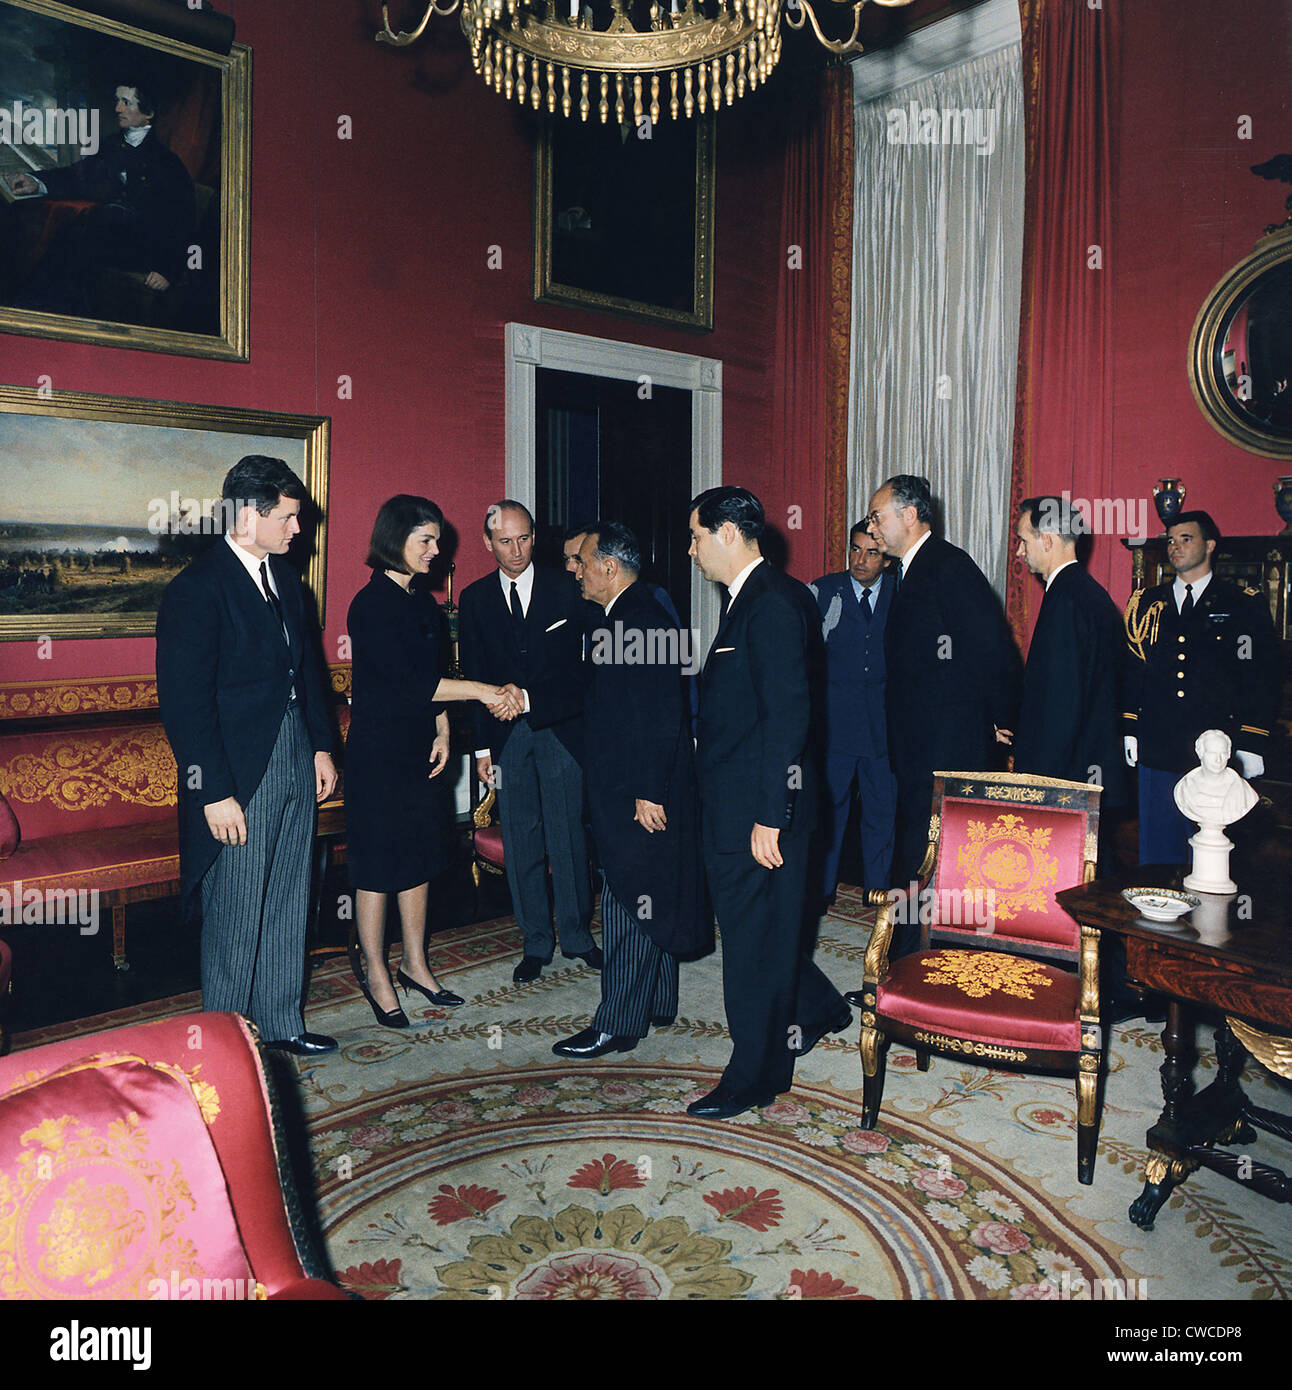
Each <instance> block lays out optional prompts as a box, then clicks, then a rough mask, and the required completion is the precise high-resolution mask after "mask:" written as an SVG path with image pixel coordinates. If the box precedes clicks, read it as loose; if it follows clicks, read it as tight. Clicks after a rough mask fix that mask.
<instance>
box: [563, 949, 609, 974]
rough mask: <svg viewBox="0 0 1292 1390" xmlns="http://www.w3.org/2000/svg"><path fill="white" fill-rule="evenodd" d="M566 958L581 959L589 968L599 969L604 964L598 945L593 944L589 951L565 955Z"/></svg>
mask: <svg viewBox="0 0 1292 1390" xmlns="http://www.w3.org/2000/svg"><path fill="white" fill-rule="evenodd" d="M566 959H567V960H581V961H582V962H583V963H584V965H586V966H587V967H588V969H589V970H600V969H601V967H602V965H603V964H604V957H603V956H602V954H601V947H600V946H594V947H593V948H592V949H591V950H590V951H584V952H583V953H582V954H581V955H574V956H566Z"/></svg>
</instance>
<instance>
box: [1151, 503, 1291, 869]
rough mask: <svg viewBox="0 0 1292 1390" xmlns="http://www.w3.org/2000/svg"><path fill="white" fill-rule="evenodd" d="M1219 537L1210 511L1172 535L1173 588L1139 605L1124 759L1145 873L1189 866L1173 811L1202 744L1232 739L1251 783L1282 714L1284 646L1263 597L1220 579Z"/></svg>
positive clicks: (1186, 830)
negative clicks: (1216, 562) (1216, 561)
mask: <svg viewBox="0 0 1292 1390" xmlns="http://www.w3.org/2000/svg"><path fill="white" fill-rule="evenodd" d="M1219 541H1220V528H1219V527H1218V526H1217V525H1216V523H1215V522H1214V521H1213V520H1212V519H1211V517H1210V516H1209V515H1208V514H1207V513H1206V512H1203V511H1192V512H1181V513H1180V515H1179V516H1178V517H1177V518H1176V520H1175V521H1174V522H1173V523H1172V524H1171V525H1170V526H1168V527H1167V529H1166V556H1167V559H1168V560H1169V561H1170V563H1171V564H1172V566H1174V568H1175V578H1174V580H1171V581H1169V582H1167V583H1165V584H1158V585H1155V586H1154V587H1153V588H1151V589H1144V590H1140V591H1138V592H1136V593H1134V594H1132V595H1131V598H1130V603H1129V604H1128V605H1127V607H1126V614H1125V627H1126V637H1127V641H1128V643H1129V648H1130V650H1129V655H1128V657H1127V673H1126V698H1125V710H1124V714H1125V718H1126V724H1125V729H1126V734H1125V756H1126V761H1127V763H1128V764H1129V765H1130V766H1131V767H1135V766H1136V765H1137V764H1138V767H1139V858H1140V863H1141V864H1183V863H1186V862H1187V861H1188V858H1189V837H1190V836H1191V835H1192V834H1193V831H1194V827H1193V826H1192V824H1190V822H1189V821H1187V820H1185V818H1184V817H1183V816H1182V815H1181V814H1180V812H1179V810H1178V809H1177V807H1176V804H1175V796H1174V793H1175V784H1176V783H1177V782H1178V781H1179V780H1180V777H1181V776H1182V774H1184V773H1186V772H1188V771H1189V770H1190V769H1191V768H1193V767H1194V766H1196V764H1197V761H1198V755H1197V753H1196V752H1195V751H1194V743H1195V742H1196V740H1197V737H1198V735H1199V734H1200V733H1202V732H1203V731H1204V730H1206V729H1219V730H1220V731H1221V732H1222V733H1225V734H1228V735H1229V738H1230V741H1231V743H1232V745H1233V748H1234V750H1235V752H1234V759H1235V761H1236V762H1237V763H1238V766H1239V770H1240V771H1241V772H1242V774H1243V776H1244V777H1247V778H1252V777H1260V776H1261V775H1262V774H1263V773H1264V771H1265V751H1266V749H1267V748H1268V746H1269V737H1270V729H1271V728H1272V726H1273V723H1274V719H1275V716H1276V714H1277V711H1278V701H1279V674H1278V668H1279V658H1278V642H1277V640H1276V639H1275V636H1274V625H1273V623H1272V622H1271V620H1270V610H1269V607H1268V605H1267V604H1266V602H1265V599H1264V597H1263V595H1262V594H1261V593H1260V592H1259V591H1258V590H1256V589H1252V588H1248V587H1246V586H1240V585H1237V584H1230V583H1228V582H1226V581H1225V580H1223V579H1220V578H1218V577H1217V576H1216V575H1215V574H1213V573H1212V569H1211V564H1212V556H1213V555H1214V554H1215V550H1216V545H1217V544H1218V542H1219Z"/></svg>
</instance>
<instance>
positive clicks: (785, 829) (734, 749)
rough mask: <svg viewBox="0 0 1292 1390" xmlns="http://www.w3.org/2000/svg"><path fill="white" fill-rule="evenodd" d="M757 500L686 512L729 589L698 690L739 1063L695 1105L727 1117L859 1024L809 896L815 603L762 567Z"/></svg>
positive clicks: (705, 556) (744, 498) (732, 492)
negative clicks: (830, 969) (811, 917)
mask: <svg viewBox="0 0 1292 1390" xmlns="http://www.w3.org/2000/svg"><path fill="white" fill-rule="evenodd" d="M764 525H765V521H764V516H763V508H762V504H761V503H760V502H759V500H758V498H756V497H755V496H754V495H753V493H751V492H749V491H748V490H747V489H745V488H741V487H716V488H710V489H709V490H708V491H707V492H702V493H701V494H700V495H699V496H698V497H697V498H696V499H695V500H694V501H693V502H692V503H691V515H690V530H691V547H690V554H691V556H692V557H693V559H694V560H695V563H696V564H697V565H698V567H699V569H700V572H701V573H702V574H703V575H704V577H705V578H706V579H709V580H712V581H713V582H714V583H717V584H724V585H726V587H727V603H726V611H725V613H724V615H723V618H722V622H721V623H720V624H719V627H718V633H717V636H716V637H715V638H714V640H713V645H712V646H711V647H710V648H709V656H708V659H707V661H706V662H705V665H704V673H703V677H702V679H701V686H700V717H699V730H698V739H697V744H696V768H697V774H698V777H699V783H700V805H701V825H702V844H703V846H704V867H705V873H706V876H707V878H708V881H709V891H710V893H711V895H712V898H713V906H714V909H715V910H716V913H717V917H718V926H719V928H720V930H721V932H722V992H723V1001H724V1003H725V1005H726V1010H727V1027H728V1030H729V1032H730V1033H731V1060H730V1061H729V1062H728V1063H727V1066H726V1070H725V1071H724V1072H723V1074H722V1080H721V1082H719V1084H718V1086H717V1087H716V1088H715V1089H714V1090H713V1091H712V1092H710V1094H709V1095H707V1096H704V1097H703V1098H702V1099H700V1100H697V1101H694V1102H692V1104H691V1105H689V1106H688V1107H687V1109H688V1111H689V1113H690V1114H692V1115H699V1116H703V1117H706V1118H711V1119H726V1118H727V1117H729V1116H732V1115H739V1114H740V1113H741V1112H742V1111H745V1110H749V1109H750V1108H752V1107H753V1106H756V1105H766V1104H768V1103H770V1102H771V1101H772V1100H773V1099H775V1097H776V1096H777V1095H778V1094H779V1093H780V1092H782V1091H786V1090H788V1089H789V1087H790V1084H791V1082H792V1080H793V1075H794V1059H795V1057H796V1056H797V1055H799V1054H801V1053H804V1052H807V1051H809V1050H810V1049H811V1048H812V1047H814V1046H815V1045H816V1043H818V1042H819V1041H820V1040H821V1038H822V1037H824V1036H825V1034H826V1033H832V1032H837V1031H839V1030H840V1029H841V1028H846V1027H847V1026H848V1024H849V1022H850V1021H851V1015H850V1014H849V1011H848V1006H847V1005H846V1004H845V1003H844V1000H843V997H842V996H841V995H840V994H839V992H838V991H837V990H836V989H835V988H834V986H833V985H832V984H831V983H830V981H829V980H827V979H826V977H825V976H824V975H823V974H822V973H821V971H820V969H819V968H818V967H817V965H816V964H815V962H814V961H813V960H812V937H811V934H810V932H809V931H808V929H807V922H806V917H807V913H806V910H805V909H806V902H805V893H806V889H807V872H808V852H809V846H810V841H811V835H812V830H813V829H814V827H815V822H816V806H815V797H816V794H817V770H816V768H815V767H814V766H813V758H812V750H811V747H810V744H809V737H808V735H809V730H808V724H809V719H810V691H809V684H808V673H809V651H810V646H811V641H812V637H813V632H812V629H813V628H814V627H815V625H816V616H815V615H816V606H815V604H814V603H813V602H812V596H811V594H809V593H808V592H807V590H806V589H805V588H804V586H803V585H802V584H799V583H798V582H797V581H796V580H794V579H790V578H789V577H788V576H786V575H784V574H781V573H779V572H778V571H776V570H774V569H772V567H771V566H770V565H769V564H768V563H767V562H766V561H765V560H764V559H763V555H762V551H761V549H760V545H759V538H760V537H761V535H762V533H763V529H764Z"/></svg>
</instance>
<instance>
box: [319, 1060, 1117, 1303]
mask: <svg viewBox="0 0 1292 1390" xmlns="http://www.w3.org/2000/svg"><path fill="white" fill-rule="evenodd" d="M712 1082H713V1074H712V1073H711V1072H704V1071H701V1070H699V1069H696V1068H691V1069H685V1068H683V1069H666V1070H662V1071H659V1072H656V1073H652V1074H651V1075H649V1076H645V1077H644V1076H643V1075H642V1073H641V1072H640V1071H629V1070H626V1069H625V1070H616V1069H613V1068H606V1067H603V1066H598V1067H596V1068H595V1069H591V1068H590V1069H588V1070H586V1071H579V1070H574V1071H570V1070H567V1069H565V1068H562V1069H561V1070H560V1071H559V1072H557V1071H555V1070H551V1071H546V1072H545V1071H535V1070H526V1071H516V1072H495V1073H490V1074H489V1075H487V1076H478V1077H474V1078H473V1077H464V1078H460V1079H456V1080H452V1081H441V1082H434V1083H427V1084H425V1085H424V1086H422V1087H414V1088H412V1089H409V1090H405V1091H403V1092H401V1094H400V1095H399V1097H398V1104H397V1105H396V1106H395V1107H394V1108H393V1109H392V1108H384V1109H382V1108H374V1107H373V1106H371V1105H370V1104H369V1103H366V1102H363V1101H360V1102H357V1103H355V1104H354V1105H351V1106H349V1107H345V1108H342V1109H339V1110H338V1111H336V1112H335V1113H334V1114H333V1115H332V1116H331V1117H330V1119H329V1122H328V1124H327V1126H326V1128H325V1129H324V1131H323V1132H322V1133H321V1134H319V1136H318V1138H317V1142H316V1145H315V1152H316V1155H317V1159H318V1163H319V1171H318V1174H317V1177H318V1183H319V1188H320V1198H321V1208H322V1214H323V1218H324V1222H325V1225H326V1229H327V1236H328V1246H329V1249H330V1250H331V1251H332V1253H333V1257H334V1259H335V1260H336V1264H337V1274H338V1277H339V1278H340V1280H341V1282H342V1283H343V1284H344V1285H346V1286H347V1287H348V1288H350V1289H352V1290H353V1291H354V1292H356V1293H360V1294H362V1295H363V1296H364V1297H366V1298H428V1297H433V1298H454V1299H460V1298H466V1299H562V1298H564V1299H615V1300H639V1299H731V1298H784V1299H794V1298H812V1299H815V1298H844V1299H862V1298H964V1297H979V1298H982V1297H998V1298H999V1297H1013V1298H1052V1297H1059V1296H1060V1289H1061V1281H1062V1276H1063V1274H1064V1273H1065V1272H1075V1271H1078V1270H1080V1271H1082V1272H1083V1273H1085V1274H1087V1275H1089V1274H1090V1273H1091V1272H1092V1271H1093V1272H1094V1273H1095V1274H1096V1275H1098V1274H1099V1273H1101V1272H1102V1271H1103V1270H1104V1268H1105V1267H1106V1265H1107V1261H1106V1259H1105V1258H1104V1257H1103V1256H1102V1254H1101V1252H1100V1251H1099V1250H1098V1249H1097V1248H1094V1247H1092V1246H1091V1245H1090V1244H1089V1243H1088V1242H1087V1241H1086V1240H1084V1239H1083V1238H1082V1237H1081V1236H1080V1235H1079V1233H1078V1232H1077V1230H1076V1228H1075V1226H1074V1225H1073V1224H1072V1223H1070V1222H1068V1221H1066V1220H1065V1218H1064V1214H1063V1212H1062V1211H1059V1210H1052V1209H1050V1208H1049V1207H1042V1208H1038V1204H1037V1201H1036V1198H1035V1195H1034V1194H1029V1193H1026V1192H1024V1191H1023V1190H1021V1189H1020V1188H1019V1187H1018V1185H1017V1183H1016V1182H1015V1180H1014V1179H1013V1178H1012V1176H1011V1175H1010V1174H1009V1172H1008V1171H1007V1170H1006V1169H1005V1168H1004V1167H1003V1166H1001V1167H995V1166H992V1165H991V1164H990V1160H985V1159H984V1157H983V1155H982V1154H981V1153H980V1152H975V1151H973V1150H970V1149H968V1148H962V1147H960V1146H959V1145H958V1144H956V1143H954V1142H950V1141H948V1138H947V1136H946V1134H945V1133H941V1132H934V1131H933V1130H931V1129H928V1128H926V1127H925V1126H923V1125H921V1124H920V1123H919V1121H918V1120H915V1119H910V1118H908V1117H905V1116H901V1115H889V1114H885V1117H884V1126H883V1129H882V1130H869V1131H868V1130H863V1129H862V1128H861V1124H860V1111H859V1109H858V1107H856V1106H853V1105H850V1104H847V1103H842V1102H841V1101H840V1098H839V1097H838V1096H837V1095H833V1094H828V1093H826V1092H819V1093H818V1092H814V1091H812V1090H811V1089H809V1088H805V1087H799V1088H796V1090H795V1091H794V1093H793V1097H792V1098H786V1099H783V1100H780V1101H778V1102H776V1103H775V1104H773V1105H770V1106H767V1107H766V1108H765V1109H763V1110H761V1111H751V1112H749V1113H748V1114H746V1115H743V1116H740V1117H738V1118H737V1119H736V1120H734V1121H727V1122H724V1123H720V1124H715V1123H708V1122H704V1121H698V1120H694V1119H692V1118H690V1117H689V1116H687V1115H686V1114H685V1109H686V1105H687V1103H688V1102H689V1101H690V1100H692V1099H694V1098H695V1097H696V1096H698V1095H702V1094H704V1093H705V1092H706V1091H708V1090H709V1089H710V1087H711V1086H712ZM383 1104H384V1105H385V1106H387V1107H388V1106H389V1102H388V1101H386V1102H383ZM378 1250H379V1251H381V1252H382V1253H381V1255H380V1256H378V1257H377V1258H375V1259H374V1258H373V1256H374V1255H375V1254H376V1252H377V1251H378ZM396 1250H397V1251H398V1254H397V1255H396V1254H393V1253H392V1251H396Z"/></svg>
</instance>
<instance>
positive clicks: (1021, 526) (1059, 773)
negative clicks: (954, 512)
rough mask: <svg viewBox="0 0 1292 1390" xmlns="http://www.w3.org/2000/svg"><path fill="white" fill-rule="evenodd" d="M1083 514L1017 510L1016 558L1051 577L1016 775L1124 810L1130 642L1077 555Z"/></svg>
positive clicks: (1031, 660)
mask: <svg viewBox="0 0 1292 1390" xmlns="http://www.w3.org/2000/svg"><path fill="white" fill-rule="evenodd" d="M1085 525H1086V523H1085V518H1084V517H1083V516H1082V515H1081V513H1080V512H1079V511H1076V510H1075V509H1074V508H1073V506H1072V504H1071V503H1070V502H1068V501H1066V500H1064V499H1063V498H1061V497H1029V498H1028V499H1027V500H1026V501H1025V502H1024V503H1023V505H1022V508H1021V509H1020V511H1019V517H1018V526H1017V530H1016V534H1017V536H1018V549H1017V552H1016V553H1017V555H1018V558H1019V559H1020V560H1023V561H1024V562H1025V563H1026V565H1027V567H1028V569H1030V570H1031V571H1032V573H1033V574H1034V575H1036V576H1037V577H1038V578H1040V579H1042V580H1044V582H1045V597H1044V599H1042V601H1041V612H1040V614H1039V616H1038V617H1037V620H1036V629H1035V631H1034V632H1033V633H1032V641H1031V645H1030V646H1029V647H1028V650H1027V666H1026V668H1025V670H1024V672H1023V703H1022V708H1021V710H1020V712H1019V717H1018V729H1017V731H1016V732H1014V733H1012V734H1011V732H1010V731H1009V730H1008V729H1002V730H1000V731H999V732H998V733H997V735H996V736H997V738H998V739H999V740H1000V741H1001V742H1002V743H1009V742H1010V741H1011V738H1012V741H1013V748H1014V771H1015V772H1031V773H1036V774H1038V775H1039V776H1042V777H1063V778H1066V779H1067V780H1068V781H1070V782H1094V783H1097V784H1098V785H1099V786H1101V787H1102V788H1103V789H1104V793H1103V797H1102V798H1101V807H1100V809H1101V811H1103V812H1107V811H1112V810H1116V809H1117V808H1118V807H1120V806H1124V805H1125V804H1126V803H1127V801H1128V800H1129V786H1128V781H1129V779H1128V778H1127V776H1126V767H1125V764H1124V762H1123V759H1122V735H1121V680H1122V664H1123V659H1124V653H1125V649H1126V643H1125V640H1124V638H1123V635H1122V620H1121V614H1120V613H1119V612H1118V611H1117V607H1116V605H1115V604H1114V603H1113V601H1112V599H1110V598H1109V597H1108V594H1107V592H1106V591H1105V590H1104V588H1103V587H1102V586H1101V585H1100V584H1099V583H1098V582H1097V581H1096V580H1094V579H1092V578H1091V577H1090V576H1089V575H1088V574H1087V573H1086V571H1085V570H1084V569H1083V568H1082V567H1081V565H1080V564H1079V563H1078V561H1077V540H1078V538H1079V537H1080V536H1081V535H1082V533H1083V532H1084V530H1085Z"/></svg>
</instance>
